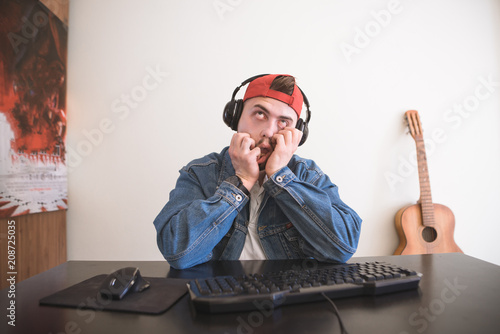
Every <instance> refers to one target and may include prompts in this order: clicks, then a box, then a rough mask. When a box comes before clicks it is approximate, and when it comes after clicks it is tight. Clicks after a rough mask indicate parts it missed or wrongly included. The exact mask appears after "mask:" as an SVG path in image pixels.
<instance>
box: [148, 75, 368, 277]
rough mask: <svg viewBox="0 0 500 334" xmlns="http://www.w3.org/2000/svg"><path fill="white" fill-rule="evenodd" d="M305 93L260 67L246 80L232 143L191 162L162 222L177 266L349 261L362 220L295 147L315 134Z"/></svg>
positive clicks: (233, 107)
mask: <svg viewBox="0 0 500 334" xmlns="http://www.w3.org/2000/svg"><path fill="white" fill-rule="evenodd" d="M248 82H249V84H248V87H247V90H246V92H245V96H244V98H243V100H237V101H235V95H236V93H237V92H238V90H239V88H241V87H242V86H243V85H245V84H246V83H248ZM304 97H305V95H303V93H302V91H301V90H300V89H299V87H298V86H297V85H296V84H295V79H294V77H292V76H289V75H261V76H256V77H253V78H250V79H248V80H246V81H245V82H243V83H242V85H241V86H239V87H238V88H236V90H235V91H234V93H233V98H232V100H231V101H230V102H229V103H228V104H227V105H226V108H225V110H224V121H225V122H226V124H228V125H229V126H230V127H231V128H232V129H233V130H237V133H235V134H234V135H233V137H232V140H231V143H230V145H229V147H226V148H224V149H223V150H222V151H221V152H220V153H211V154H209V155H207V156H205V157H203V158H201V159H197V160H194V161H192V162H191V163H189V164H188V165H187V166H185V167H184V168H182V169H181V170H180V176H179V179H178V180H177V184H176V187H175V189H174V190H172V192H171V193H170V199H169V201H168V203H167V204H166V205H165V207H164V208H163V210H162V211H161V212H160V213H159V215H158V216H157V217H156V219H155V221H154V225H155V227H156V230H157V242H158V247H159V249H160V250H161V252H162V254H163V256H164V257H165V258H166V259H167V261H168V262H169V264H170V265H171V266H172V267H173V268H177V269H182V268H189V267H192V266H194V265H197V264H200V263H204V262H207V261H209V260H238V259H239V260H247V259H300V258H311V257H312V258H315V259H316V260H319V261H334V262H345V261H347V260H348V259H349V258H350V257H351V256H352V255H353V254H354V252H355V251H356V247H357V244H358V240H359V234H360V229H361V219H360V218H359V216H358V215H357V214H356V212H354V211H353V210H352V209H351V208H349V207H348V206H347V205H345V204H344V203H343V202H342V201H341V199H340V197H339V194H338V189H337V186H335V185H334V184H333V183H332V182H331V181H330V179H329V177H328V176H327V175H326V174H324V173H323V172H322V171H321V169H320V168H319V167H318V166H317V165H316V163H315V162H314V161H312V160H307V159H303V158H300V157H299V156H297V155H295V154H294V153H295V151H296V150H297V148H298V146H299V144H301V140H302V137H303V136H304V137H306V136H307V133H308V129H307V123H308V121H309V118H310V111H309V103H308V101H307V98H304ZM303 102H305V104H306V107H307V113H308V117H307V120H306V122H305V123H304V122H303V120H302V119H300V114H301V110H302V105H303ZM297 127H298V128H297ZM301 130H302V131H303V132H302V131H301ZM302 142H303V141H302Z"/></svg>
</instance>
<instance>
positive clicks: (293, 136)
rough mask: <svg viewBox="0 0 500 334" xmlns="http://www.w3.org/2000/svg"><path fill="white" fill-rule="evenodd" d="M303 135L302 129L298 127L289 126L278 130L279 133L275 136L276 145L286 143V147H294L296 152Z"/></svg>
mask: <svg viewBox="0 0 500 334" xmlns="http://www.w3.org/2000/svg"><path fill="white" fill-rule="evenodd" d="M302 135H303V133H302V131H300V130H298V129H296V128H291V127H287V128H285V129H283V130H280V131H278V133H276V134H275V135H274V136H273V140H274V142H275V144H276V146H278V145H281V146H282V145H284V146H286V147H290V148H292V150H293V151H294V152H295V150H296V149H297V147H298V146H299V143H300V140H301V139H302Z"/></svg>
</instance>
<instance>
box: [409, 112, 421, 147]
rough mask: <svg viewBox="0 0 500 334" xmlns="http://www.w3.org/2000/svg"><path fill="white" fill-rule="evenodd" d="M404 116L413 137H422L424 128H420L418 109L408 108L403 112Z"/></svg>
mask: <svg viewBox="0 0 500 334" xmlns="http://www.w3.org/2000/svg"><path fill="white" fill-rule="evenodd" d="M405 116H406V121H407V122H408V127H409V128H410V133H411V136H412V137H413V139H415V140H417V139H422V138H423V133H424V130H423V129H422V124H421V123H420V116H419V115H418V111H416V110H408V111H407V112H406V113H405Z"/></svg>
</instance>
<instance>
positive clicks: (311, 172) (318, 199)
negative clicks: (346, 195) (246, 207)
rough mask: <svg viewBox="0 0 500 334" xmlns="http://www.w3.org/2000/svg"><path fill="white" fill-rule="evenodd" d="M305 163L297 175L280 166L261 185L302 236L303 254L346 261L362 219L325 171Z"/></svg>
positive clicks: (354, 247)
mask: <svg viewBox="0 0 500 334" xmlns="http://www.w3.org/2000/svg"><path fill="white" fill-rule="evenodd" d="M299 164H300V162H299ZM303 165H304V166H305V165H306V164H305V163H303ZM304 166H302V167H299V168H296V169H295V171H296V173H297V175H296V174H294V173H293V172H292V170H291V169H290V168H289V167H284V168H282V169H281V170H279V171H278V172H276V173H275V174H274V175H272V176H271V178H270V179H269V180H268V181H267V182H266V183H264V187H265V189H266V190H267V191H268V192H269V194H270V196H272V197H274V198H275V200H276V202H277V204H278V206H279V207H280V208H281V210H282V211H283V212H284V213H285V215H286V216H287V217H288V218H289V219H290V221H291V222H292V224H293V225H294V226H295V228H297V230H298V231H299V233H300V234H301V236H302V237H303V238H304V240H305V243H304V249H303V251H304V253H305V254H307V255H308V256H312V257H313V258H315V259H317V260H319V261H333V262H346V261H347V260H348V259H350V258H351V257H352V255H353V254H354V252H355V251H356V248H357V246H358V240H359V235H360V232H361V218H360V217H359V216H358V214H357V213H356V212H354V210H352V209H351V208H350V207H348V206H347V205H346V204H344V202H342V200H341V199H340V197H339V193H338V188H337V186H336V185H334V184H333V183H332V182H331V181H330V178H329V177H328V176H327V175H326V174H324V173H323V172H322V171H321V170H320V169H319V168H318V167H317V166H315V165H312V166H307V168H306V167H304Z"/></svg>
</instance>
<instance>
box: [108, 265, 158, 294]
mask: <svg viewBox="0 0 500 334" xmlns="http://www.w3.org/2000/svg"><path fill="white" fill-rule="evenodd" d="M147 288H149V282H148V281H146V280H145V279H144V278H143V277H142V276H141V273H140V271H139V268H136V267H126V268H122V269H118V270H117V271H115V272H114V273H111V274H109V275H108V276H107V277H106V279H105V280H104V281H103V282H102V284H101V287H100V288H99V293H100V295H101V297H102V298H103V299H113V300H121V299H122V298H123V297H125V295H127V294H129V293H133V292H142V291H144V290H145V289H147Z"/></svg>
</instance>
